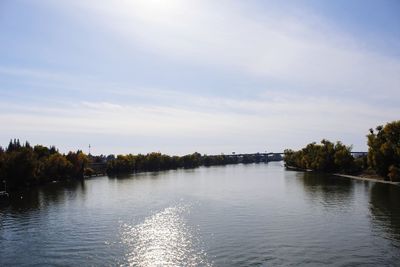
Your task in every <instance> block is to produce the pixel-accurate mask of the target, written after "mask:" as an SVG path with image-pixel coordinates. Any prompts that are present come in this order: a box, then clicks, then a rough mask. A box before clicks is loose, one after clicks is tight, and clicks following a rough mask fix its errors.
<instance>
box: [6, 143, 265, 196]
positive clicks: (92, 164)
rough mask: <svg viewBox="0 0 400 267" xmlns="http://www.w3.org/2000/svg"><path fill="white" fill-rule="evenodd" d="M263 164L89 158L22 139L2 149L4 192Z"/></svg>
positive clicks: (255, 158)
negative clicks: (98, 177) (150, 173)
mask: <svg viewBox="0 0 400 267" xmlns="http://www.w3.org/2000/svg"><path fill="white" fill-rule="evenodd" d="M261 161H262V157H261V155H244V156H243V157H242V158H240V160H239V159H238V157H232V156H229V155H216V156H215V155H210V156H209V155H201V154H199V153H193V154H189V155H185V156H169V155H165V154H161V153H149V154H146V155H142V154H138V155H133V154H128V155H118V156H117V157H115V156H114V155H109V156H103V155H100V156H92V155H86V154H84V153H83V152H82V151H80V150H78V151H77V152H69V153H68V154H61V153H59V151H58V150H57V149H56V148H55V147H54V146H51V147H45V146H42V145H35V146H31V145H30V144H29V143H28V142H25V143H24V144H21V143H20V141H19V140H18V139H14V140H11V141H10V143H9V145H8V147H7V148H5V149H3V148H2V147H0V190H3V187H2V185H1V181H3V180H4V181H6V184H7V187H8V189H9V190H14V189H17V188H22V187H27V186H32V185H37V184H42V183H46V182H50V181H61V180H70V179H82V178H83V176H91V175H95V174H99V173H100V174H104V173H105V172H106V173H107V174H109V175H115V174H124V173H125V174H127V173H134V172H144V171H161V170H170V169H179V168H196V167H199V166H216V165H227V164H237V163H254V162H261ZM103 167H104V170H105V171H103Z"/></svg>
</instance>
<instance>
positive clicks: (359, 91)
mask: <svg viewBox="0 0 400 267" xmlns="http://www.w3.org/2000/svg"><path fill="white" fill-rule="evenodd" d="M399 14H400V2H399V1H397V0H385V1H377V0H367V1H344V0H339V1H314V0H308V1H305V0H304V1H255V0H254V1H207V0H204V1H194V0H190V1H184V0H170V1H162V0H137V1H128V0H117V1H106V0H96V1H95V0H86V1H79V0H69V1H52V0H29V1H28V0H25V1H23V0H3V1H1V2H0V32H1V35H0V58H1V61H0V125H1V131H0V144H2V145H3V146H5V145H6V144H7V143H8V141H9V139H10V138H20V139H22V140H26V139H27V140H29V141H30V142H31V143H33V144H36V143H40V144H45V145H56V146H57V147H59V148H60V150H61V151H62V152H67V151H69V150H76V149H78V148H81V149H82V148H83V149H85V150H87V146H88V144H91V145H92V151H93V153H96V154H100V153H103V154H109V153H130V152H132V153H146V152H150V151H161V152H164V153H169V154H185V153H191V152H194V151H198V152H201V153H208V154H213V153H230V152H232V151H236V152H257V151H275V152H277V151H283V149H285V148H293V149H298V148H301V147H302V146H304V145H305V144H307V143H309V142H312V141H320V140H321V139H322V138H328V139H331V140H332V141H336V140H341V141H343V142H344V143H346V144H352V145H353V147H354V150H366V149H367V148H366V138H365V135H366V134H367V133H368V129H369V128H371V127H375V126H377V125H380V124H384V123H386V122H389V121H392V120H396V119H399V114H400V105H399V104H398V103H399V102H398V101H399V99H400V75H399V73H400V16H399Z"/></svg>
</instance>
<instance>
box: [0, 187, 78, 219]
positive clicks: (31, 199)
mask: <svg viewBox="0 0 400 267" xmlns="http://www.w3.org/2000/svg"><path fill="white" fill-rule="evenodd" d="M77 194H79V195H84V194H85V182H84V181H61V182H56V183H50V184H46V185H42V186H38V187H32V188H28V189H24V190H20V191H15V192H12V193H11V194H10V197H9V200H8V201H7V203H6V205H3V206H0V209H9V210H10V211H11V212H14V213H23V212H27V211H33V210H38V209H43V208H45V207H48V206H50V205H54V204H62V203H64V202H65V200H66V199H67V198H71V197H74V196H76V195H77Z"/></svg>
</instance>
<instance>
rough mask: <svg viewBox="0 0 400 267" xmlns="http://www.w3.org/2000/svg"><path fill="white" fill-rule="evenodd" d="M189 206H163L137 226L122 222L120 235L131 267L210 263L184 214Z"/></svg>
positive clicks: (204, 264)
mask: <svg viewBox="0 0 400 267" xmlns="http://www.w3.org/2000/svg"><path fill="white" fill-rule="evenodd" d="M188 212H189V206H188V205H185V206H173V207H168V208H166V209H164V210H163V211H161V212H158V213H156V214H154V215H152V216H150V217H148V218H146V219H145V220H144V222H143V223H141V224H138V225H133V226H132V225H129V224H123V225H122V226H121V237H122V242H123V244H124V245H125V246H126V247H127V249H128V252H127V255H126V260H127V265H129V266H199V265H201V266H211V264H210V263H208V261H207V258H206V253H205V252H204V251H203V250H202V249H200V248H199V245H200V244H199V243H200V242H199V239H198V238H197V235H195V233H193V231H191V229H189V227H188V226H187V224H186V223H185V220H184V218H183V215H184V214H185V213H188Z"/></svg>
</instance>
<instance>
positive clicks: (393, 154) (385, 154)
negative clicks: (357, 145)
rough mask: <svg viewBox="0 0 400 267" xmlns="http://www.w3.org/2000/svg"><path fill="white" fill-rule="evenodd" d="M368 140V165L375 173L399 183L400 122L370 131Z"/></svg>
mask: <svg viewBox="0 0 400 267" xmlns="http://www.w3.org/2000/svg"><path fill="white" fill-rule="evenodd" d="M367 138H368V147H369V149H368V164H369V165H370V166H371V167H372V168H373V169H375V171H376V172H377V173H378V174H379V175H382V176H383V177H385V178H388V179H391V180H392V181H399V180H400V177H399V168H400V121H393V122H390V123H387V124H386V125H385V126H384V127H383V126H378V127H376V132H375V131H374V130H373V129H370V133H369V134H368V135H367Z"/></svg>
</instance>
